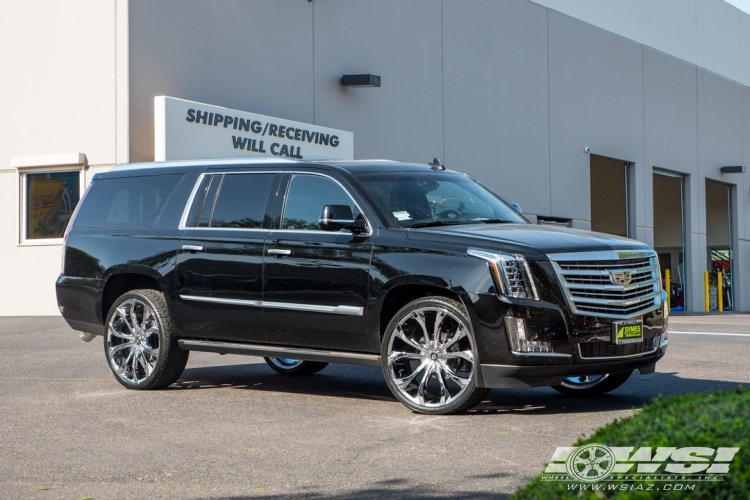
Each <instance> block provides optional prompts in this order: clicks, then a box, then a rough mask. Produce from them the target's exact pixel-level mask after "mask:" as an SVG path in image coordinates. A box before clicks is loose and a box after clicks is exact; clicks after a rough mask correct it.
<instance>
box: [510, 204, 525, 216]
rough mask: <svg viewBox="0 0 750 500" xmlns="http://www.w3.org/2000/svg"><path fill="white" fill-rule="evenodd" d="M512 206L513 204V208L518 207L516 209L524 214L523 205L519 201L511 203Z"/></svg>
mask: <svg viewBox="0 0 750 500" xmlns="http://www.w3.org/2000/svg"><path fill="white" fill-rule="evenodd" d="M510 206H511V207H513V208H515V209H516V211H517V212H518V213H519V214H522V213H523V210H521V205H519V204H518V203H511V204H510Z"/></svg>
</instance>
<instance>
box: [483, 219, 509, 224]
mask: <svg viewBox="0 0 750 500" xmlns="http://www.w3.org/2000/svg"><path fill="white" fill-rule="evenodd" d="M472 222H481V223H482V224H516V223H517V222H518V221H514V220H508V219H475V220H473V221H472Z"/></svg>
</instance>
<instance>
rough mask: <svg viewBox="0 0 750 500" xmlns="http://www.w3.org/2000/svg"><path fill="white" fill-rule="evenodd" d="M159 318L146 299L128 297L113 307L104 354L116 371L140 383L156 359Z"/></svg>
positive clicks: (121, 375)
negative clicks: (144, 300) (115, 307)
mask: <svg viewBox="0 0 750 500" xmlns="http://www.w3.org/2000/svg"><path fill="white" fill-rule="evenodd" d="M160 345H161V344H160V339H159V322H158V320H157V319H156V314H155V313H154V311H153V310H152V309H151V307H150V306H149V305H148V304H146V303H145V302H143V301H141V300H138V299H130V300H127V301H125V302H123V303H122V304H120V305H119V306H117V309H115V312H114V314H112V318H111V319H110V320H109V326H108V331H107V358H108V359H109V364H110V366H111V367H112V370H113V371H114V372H115V374H116V375H117V376H118V377H120V378H121V379H123V380H125V381H127V382H130V383H132V384H136V385H137V384H142V383H143V382H145V381H146V379H147V378H148V377H149V376H150V375H151V374H152V373H153V371H154V368H155V367H156V363H157V361H158V360H159V347H160Z"/></svg>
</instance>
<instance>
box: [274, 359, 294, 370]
mask: <svg viewBox="0 0 750 500" xmlns="http://www.w3.org/2000/svg"><path fill="white" fill-rule="evenodd" d="M268 360H269V361H271V363H273V364H274V365H276V366H278V367H279V368H282V369H285V370H289V369H291V368H297V367H298V366H299V365H301V364H302V360H300V359H291V358H268Z"/></svg>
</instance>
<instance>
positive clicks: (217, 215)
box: [201, 174, 276, 229]
mask: <svg viewBox="0 0 750 500" xmlns="http://www.w3.org/2000/svg"><path fill="white" fill-rule="evenodd" d="M275 175H276V174H226V175H224V182H222V183H221V188H220V189H219V194H218V198H217V199H216V204H215V205H214V210H213V215H212V216H211V227H240V228H257V229H260V228H261V227H263V218H264V216H265V215H266V205H267V204H268V196H269V195H270V194H271V187H272V185H273V179H274V176H275ZM214 181H215V179H214ZM201 218H202V216H201Z"/></svg>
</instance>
